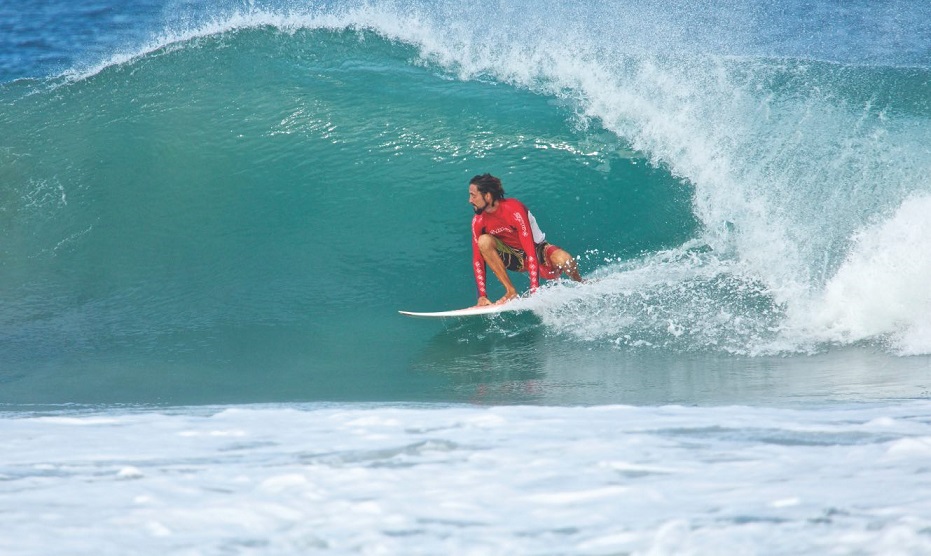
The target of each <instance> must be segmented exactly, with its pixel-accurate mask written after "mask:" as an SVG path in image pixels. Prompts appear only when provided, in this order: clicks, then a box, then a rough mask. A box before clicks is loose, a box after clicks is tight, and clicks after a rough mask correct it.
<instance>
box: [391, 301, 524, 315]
mask: <svg viewBox="0 0 931 556" xmlns="http://www.w3.org/2000/svg"><path fill="white" fill-rule="evenodd" d="M525 310H526V309H525V308H524V307H521V306H520V305H518V304H515V303H514V302H511V303H502V304H501V305H485V306H483V307H468V308H466V309H455V310H453V311H436V312H432V313H417V312H414V311H398V312H399V313H401V314H402V315H404V316H407V317H417V318H424V319H443V318H448V317H475V316H479V315H494V314H496V313H505V312H511V311H525Z"/></svg>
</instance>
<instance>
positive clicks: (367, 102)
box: [0, 2, 931, 372]
mask: <svg viewBox="0 0 931 556" xmlns="http://www.w3.org/2000/svg"><path fill="white" fill-rule="evenodd" d="M495 6H497V7H495ZM612 6H614V5H613V4H612ZM608 7H610V6H608ZM608 7H605V6H602V7H600V8H598V9H595V10H593V12H592V13H581V12H579V11H578V10H577V9H575V8H572V7H571V6H564V5H562V4H561V3H545V5H542V7H541V5H537V4H528V3H516V4H512V5H509V6H505V5H503V4H497V3H495V5H494V6H492V5H490V4H485V3H479V4H474V5H470V6H466V7H459V6H456V7H453V6H451V5H449V6H447V5H445V4H442V3H432V4H417V5H414V4H406V3H394V4H379V5H375V4H368V3H359V4H353V5H349V6H345V5H344V6H340V7H335V6H330V5H327V4H320V5H314V6H311V7H306V6H287V7H280V6H278V7H269V6H264V7H261V6H260V7H255V6H252V7H251V8H248V9H233V10H230V11H228V12H223V13H214V14H208V16H204V17H199V18H195V19H193V20H191V21H189V22H188V23H187V24H186V25H180V24H179V25H175V26H173V27H171V28H170V29H169V31H166V32H165V33H163V34H162V35H160V36H159V37H158V38H156V39H154V40H153V41H152V42H151V43H150V44H148V45H145V46H143V47H140V48H136V49H130V50H129V51H127V52H123V53H119V54H116V55H114V56H113V57H111V58H110V59H109V60H107V61H106V62H104V63H91V64H86V65H79V66H78V67H76V68H75V69H74V70H72V71H70V72H68V73H67V74H66V75H64V76H60V77H57V78H53V79H51V80H49V81H41V82H40V81H26V82H23V81H18V82H14V83H8V84H5V85H3V86H2V88H0V99H2V106H3V113H2V115H0V137H3V139H0V181H2V183H3V184H4V192H3V197H2V200H0V201H2V210H3V213H4V214H5V215H6V218H5V219H4V223H3V229H2V232H3V234H4V237H5V238H6V239H5V241H4V244H3V246H2V255H3V258H4V263H3V264H4V267H5V269H6V272H5V274H4V277H3V278H2V295H3V297H4V300H5V303H6V305H7V307H8V312H7V313H6V315H5V316H4V322H3V335H4V338H5V340H6V342H7V345H9V346H12V347H11V349H10V350H9V351H7V353H6V354H5V357H6V358H7V359H8V360H9V361H13V362H16V363H17V365H19V366H20V367H21V366H22V365H24V364H25V362H26V361H34V360H35V358H36V354H39V359H40V360H42V361H45V362H49V361H59V362H66V363H68V364H73V363H74V361H75V360H80V361H82V362H86V361H98V362H99V361H101V360H107V361H110V360H115V361H123V362H125V360H128V359H139V358H143V359H145V358H149V359H152V358H156V359H158V360H159V361H169V362H170V363H172V364H176V365H177V366H178V368H179V369H180V368H187V367H188V366H192V365H199V364H200V365H203V364H207V363H205V360H209V361H211V362H212V363H210V365H214V364H216V365H221V364H226V365H230V364H233V363H231V362H234V361H235V362H240V361H242V362H243V363H244V364H246V365H260V364H261V365H266V366H270V367H276V368H299V367H301V366H302V365H305V364H306V361H308V360H314V361H317V364H318V366H319V367H320V368H322V369H335V368H345V367H347V366H348V367H352V368H362V367H371V366H378V365H381V364H383V361H384V360H385V359H386V358H387V359H391V356H392V354H393V356H394V357H396V358H397V359H403V353H405V351H409V350H410V349H411V346H412V345H416V344H417V343H418V336H417V334H419V333H422V332H417V331H414V330H411V331H408V332H407V333H408V334H409V335H408V336H406V337H405V338H404V339H403V340H402V341H400V342H399V341H396V339H395V338H394V334H395V331H396V326H395V325H394V324H393V323H394V321H393V320H392V319H394V318H395V317H394V315H393V314H392V312H393V310H394V309H397V308H400V307H406V308H412V309H418V308H425V309H429V308H436V307H444V306H449V307H452V306H458V305H464V304H468V303H470V302H471V301H472V296H473V293H472V291H473V288H472V278H471V275H470V274H469V272H470V267H469V263H468V256H469V255H468V252H469V248H468V235H467V221H468V217H469V214H468V207H467V205H466V203H465V195H464V194H463V191H464V184H465V183H466V182H467V180H468V178H469V177H470V176H471V175H473V174H475V173H479V172H484V171H491V172H493V173H497V174H499V175H501V176H502V177H503V178H504V180H505V186H506V188H507V189H508V193H509V194H511V195H513V196H516V197H519V198H521V199H522V200H524V201H525V202H527V203H528V205H530V206H531V208H532V209H533V211H534V213H535V214H536V215H537V216H538V218H539V219H540V220H541V223H542V224H543V225H544V227H545V229H546V231H547V233H548V234H549V235H550V236H551V237H552V238H553V239H554V240H555V241H557V242H558V243H560V244H562V245H563V246H564V247H566V248H567V249H569V250H570V251H572V252H574V253H576V254H578V255H579V256H580V258H581V260H582V265H583V270H585V271H586V273H587V274H589V275H591V276H593V277H595V278H597V279H598V280H597V281H595V282H593V283H592V284H590V285H587V286H584V287H581V288H572V287H570V286H567V285H557V286H555V287H550V288H547V289H545V290H543V291H542V292H541V293H540V294H539V295H538V296H535V297H534V298H532V299H531V302H532V306H533V307H534V310H535V312H536V313H537V315H538V316H539V317H540V319H541V320H542V326H543V327H544V328H546V329H547V330H549V331H552V332H554V333H556V334H559V335H561V336H564V337H566V338H571V339H573V340H574V341H581V342H585V343H590V344H594V345H596V346H599V347H604V348H605V349H618V347H621V348H622V349H641V348H647V349H663V350H672V351H685V352H689V351H708V350H710V351H721V352H725V353H734V354H741V355H757V354H764V353H785V352H799V351H802V352H808V351H815V350H821V349H825V348H826V347H829V346H831V345H837V344H841V345H846V344H851V343H861V342H869V343H876V344H878V345H881V346H883V347H885V348H887V349H889V350H891V351H893V352H896V353H902V354H923V353H931V316H929V315H931V293H929V291H928V289H927V288H926V287H925V286H923V285H922V284H927V283H928V281H929V279H931V262H929V261H931V254H929V251H928V250H927V249H926V248H925V246H926V245H928V243H929V241H931V231H929V229H928V227H927V226H925V225H924V224H923V220H924V219H923V216H922V215H923V214H925V213H926V210H925V209H927V208H928V206H927V205H928V199H929V198H931V184H929V182H928V181H927V178H926V176H927V175H929V171H931V168H929V166H931V162H929V160H931V157H928V151H927V147H926V145H928V144H929V140H931V136H929V135H931V125H929V123H931V105H929V100H928V98H927V95H926V94H925V91H926V84H927V82H928V80H929V79H931V73H929V69H928V67H927V65H926V64H923V58H922V57H921V53H920V52H918V53H910V54H909V57H908V58H907V59H905V60H902V61H901V63H900V61H898V60H891V59H888V58H884V57H883V56H882V55H881V54H882V52H881V51H880V50H879V49H878V47H876V49H874V50H870V51H868V52H866V53H859V54H858V53H856V52H850V51H849V50H848V51H845V55H844V56H843V57H839V58H838V59H827V58H829V57H827V56H824V55H823V54H824V53H823V52H813V53H812V52H811V51H810V48H809V47H810V45H808V46H805V45H801V46H800V45H795V46H794V47H791V48H790V47H788V46H785V43H784V42H778V41H776V40H775V39H773V40H772V42H771V43H761V42H760V41H761V39H760V38H759V36H758V35H757V34H756V33H755V30H758V25H759V22H760V21H761V19H760V18H761V17H762V16H760V15H759V14H754V13H750V12H747V11H745V10H736V11H734V12H733V13H732V14H731V15H729V16H728V17H729V18H730V19H728V20H727V21H725V22H724V24H726V25H728V26H729V28H730V29H731V30H733V31H734V33H732V34H731V35H730V39H729V42H726V43H725V42H724V41H723V39H722V38H721V37H720V35H718V34H715V33H711V32H710V30H711V29H712V28H714V25H715V24H721V23H722V22H721V21H720V20H719V19H715V18H714V17H711V18H710V19H708V18H706V20H704V21H705V23H704V24H703V25H705V27H703V28H702V30H704V31H705V32H704V33H699V34H697V35H695V34H682V33H680V32H678V31H675V30H676V29H681V24H682V23H683V21H685V20H687V19H689V17H691V16H694V15H695V13H696V11H697V12H701V13H702V14H705V15H708V14H711V15H715V14H716V15H717V16H721V17H723V16H722V15H721V14H723V13H724V12H723V11H716V10H714V9H713V8H712V7H710V6H705V5H704V4H701V3H698V4H696V5H695V6H692V7H691V8H690V10H691V11H690V12H689V13H683V12H675V11H674V12H673V13H671V14H667V15H665V16H664V15H662V12H663V4H662V3H660V2H646V3H643V4H642V5H639V7H640V8H642V9H643V10H645V12H646V15H644V14H640V15H639V16H631V17H627V16H629V15H630V13H631V11H630V10H627V11H626V12H623V13H611V14H609V13H608V12H609V11H610V10H608ZM615 7H616V6H615ZM609 15H611V17H608V16H609ZM647 15H649V16H651V17H653V20H650V17H647ZM764 15H765V14H764ZM686 16H689V17H686ZM767 17H768V16H767ZM762 19H765V18H762ZM557 21H558V22H560V23H561V24H560V25H555V24H554V22H557ZM657 36H659V37H661V38H662V39H663V40H664V41H665V43H664V44H667V45H669V46H670V47H669V48H664V49H663V50H662V51H659V50H658V49H657V48H655V46H654V43H655V39H656V37H657ZM696 37H698V38H696ZM750 37H757V38H755V39H753V40H751V38H750ZM776 44H779V45H782V48H785V49H787V51H780V50H779V49H777V48H775V47H774V46H773V45H776ZM874 46H875V44H874ZM861 62H864V63H861ZM47 84H52V85H53V87H50V88H49V87H47V86H46V85H47ZM526 325H527V324H526V323H524V324H523V325H522V326H526ZM529 326H539V324H535V323H532V324H529ZM283 343H285V344H286V345H287V347H286V348H282V344H283ZM245 344H248V345H251V346H252V347H253V349H252V350H251V351H250V354H252V355H250V356H248V357H243V353H242V346H243V345H245ZM101 353H103V355H100V354H101ZM221 362H224V363H221ZM259 362H261V363H259ZM179 372H180V371H179ZM320 372H323V371H320Z"/></svg>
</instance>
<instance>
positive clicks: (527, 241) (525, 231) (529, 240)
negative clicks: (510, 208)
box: [513, 205, 540, 293]
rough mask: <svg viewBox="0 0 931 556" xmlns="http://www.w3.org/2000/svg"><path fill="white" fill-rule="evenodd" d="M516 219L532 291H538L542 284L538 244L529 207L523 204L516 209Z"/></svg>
mask: <svg viewBox="0 0 931 556" xmlns="http://www.w3.org/2000/svg"><path fill="white" fill-rule="evenodd" d="M513 216H514V219H515V220H516V221H517V230H518V233H519V234H520V248H521V249H522V250H523V251H524V257H526V260H525V266H526V270H527V274H528V275H529V276H530V291H531V293H532V292H534V291H536V289H537V288H538V287H539V286H540V268H539V266H538V264H539V261H537V246H536V244H535V243H534V242H533V232H532V230H531V227H530V215H529V213H528V212H527V208H526V207H524V206H523V205H521V206H520V208H519V209H518V210H515V211H514V214H513Z"/></svg>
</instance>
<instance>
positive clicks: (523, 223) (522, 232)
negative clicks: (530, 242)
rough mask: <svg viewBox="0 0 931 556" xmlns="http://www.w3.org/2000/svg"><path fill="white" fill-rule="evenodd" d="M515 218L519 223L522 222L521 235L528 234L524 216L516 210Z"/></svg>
mask: <svg viewBox="0 0 931 556" xmlns="http://www.w3.org/2000/svg"><path fill="white" fill-rule="evenodd" d="M514 219H515V220H517V222H518V224H520V235H522V236H526V235H527V223H526V222H524V217H523V216H521V215H520V213H519V212H515V213H514Z"/></svg>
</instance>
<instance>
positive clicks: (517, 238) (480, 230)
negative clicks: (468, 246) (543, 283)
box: [472, 199, 540, 297]
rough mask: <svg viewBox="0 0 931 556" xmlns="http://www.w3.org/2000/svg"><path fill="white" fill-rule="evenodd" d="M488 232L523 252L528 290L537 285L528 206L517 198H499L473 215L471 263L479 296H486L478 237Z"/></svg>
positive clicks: (483, 264)
mask: <svg viewBox="0 0 931 556" xmlns="http://www.w3.org/2000/svg"><path fill="white" fill-rule="evenodd" d="M482 234H491V235H493V236H495V237H496V238H498V239H500V240H501V241H503V242H504V243H505V244H506V245H509V246H511V247H513V248H515V249H520V250H521V251H523V252H524V257H525V258H524V267H525V268H526V269H527V274H529V275H530V291H534V290H536V289H537V287H538V286H539V285H540V278H539V269H538V267H537V249H536V245H535V244H534V242H533V232H532V231H531V230H530V217H529V216H528V215H527V207H525V206H524V204H523V203H521V202H520V201H518V200H517V199H501V200H500V201H498V208H497V209H496V210H495V212H492V213H488V212H483V213H481V214H476V215H475V217H474V218H473V219H472V267H473V269H474V270H475V284H476V285H477V286H478V296H479V297H487V296H488V295H487V291H486V289H485V258H484V257H482V253H481V251H479V249H478V237H479V236H480V235H482Z"/></svg>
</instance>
